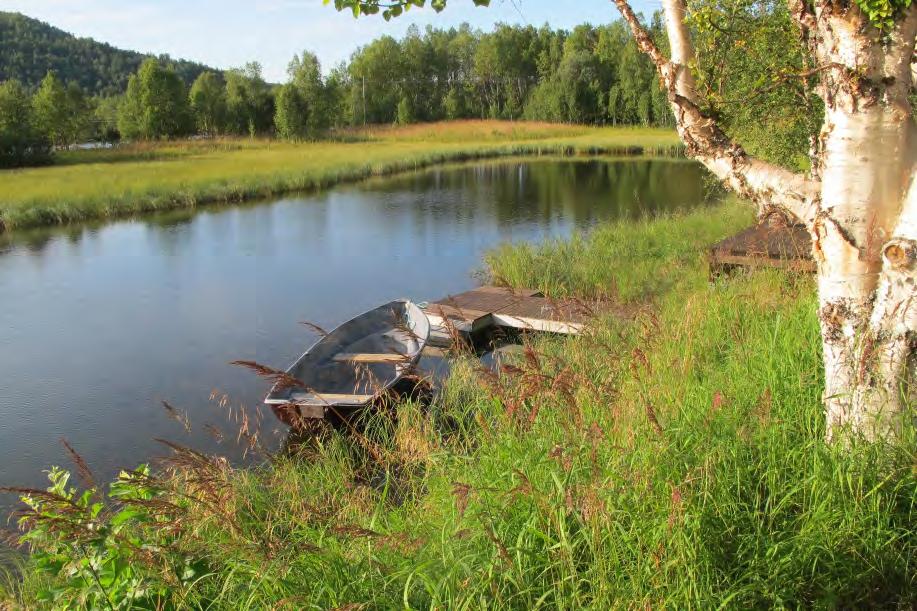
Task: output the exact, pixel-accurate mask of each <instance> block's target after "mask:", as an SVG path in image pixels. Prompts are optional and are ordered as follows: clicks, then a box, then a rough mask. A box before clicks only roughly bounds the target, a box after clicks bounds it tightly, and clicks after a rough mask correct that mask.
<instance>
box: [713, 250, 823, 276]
mask: <svg viewBox="0 0 917 611" xmlns="http://www.w3.org/2000/svg"><path fill="white" fill-rule="evenodd" d="M713 260H714V263H715V264H717V265H740V266H742V267H777V268H785V269H791V270H795V271H800V272H814V271H815V270H816V269H817V267H816V265H815V261H813V260H811V259H770V258H766V257H755V256H738V255H723V254H719V253H714V255H713Z"/></svg>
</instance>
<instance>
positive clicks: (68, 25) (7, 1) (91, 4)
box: [0, 0, 659, 82]
mask: <svg viewBox="0 0 917 611" xmlns="http://www.w3.org/2000/svg"><path fill="white" fill-rule="evenodd" d="M654 4H655V5H656V6H658V4H659V2H658V0H635V1H633V2H632V6H633V7H634V9H635V10H637V11H641V10H642V11H645V12H646V13H647V14H649V13H650V12H651V11H652V6H653V5H654ZM0 10H3V11H16V12H20V13H23V14H25V15H28V16H29V17H34V18H36V19H40V20H42V21H46V22H48V23H50V24H51V25H53V26H55V27H58V28H60V29H62V30H65V31H67V32H70V33H72V34H75V35H77V36H86V37H90V38H94V39H96V40H99V41H102V42H107V43H109V44H111V45H113V46H115V47H119V48H122V49H131V50H135V51H141V52H144V53H154V54H157V55H158V54H161V53H168V54H169V55H171V56H172V57H174V58H183V59H190V60H194V61H198V62H201V63H204V64H207V65H209V66H212V67H215V68H222V69H225V68H231V67H236V66H242V65H244V64H245V63H246V62H249V61H258V62H260V63H261V64H262V66H263V67H264V75H265V78H267V80H269V81H271V82H283V81H285V80H286V66H287V64H288V63H289V61H290V59H291V58H292V57H293V56H294V55H295V54H297V53H299V52H301V51H303V50H304V49H308V50H310V51H312V52H314V53H315V54H316V55H318V57H319V59H320V60H321V62H322V65H323V66H324V67H325V69H326V70H327V68H329V67H331V66H333V65H336V64H337V63H339V62H341V61H342V60H346V59H348V58H349V57H350V54H351V53H352V52H353V51H354V50H355V49H356V48H357V47H359V46H361V45H364V44H366V43H368V42H369V41H371V40H372V39H374V38H376V37H378V36H380V35H382V34H391V35H392V36H395V37H401V36H403V35H404V32H405V30H407V28H408V27H409V26H410V25H411V24H412V23H416V24H418V25H419V26H420V27H421V28H423V27H425V26H426V25H427V24H432V25H434V26H437V27H450V26H453V25H458V24H460V23H462V22H468V23H470V24H471V25H472V26H474V27H478V28H481V29H483V30H485V31H487V30H490V29H492V28H493V26H494V25H495V24H496V23H500V22H503V23H515V24H531V25H535V26H540V25H543V24H544V23H548V24H550V25H551V26H552V27H555V28H565V29H569V28H572V27H573V26H575V25H578V24H580V23H592V24H596V25H598V24H603V23H608V22H609V21H612V20H614V19H617V18H618V16H619V15H618V12H617V10H616V9H615V8H614V5H613V4H612V2H611V1H610V0H492V1H491V6H490V8H477V7H475V6H474V5H473V4H472V1H471V0H451V2H450V4H449V7H448V8H447V9H446V10H445V11H444V12H442V13H439V14H437V13H435V12H434V11H433V10H432V9H430V8H423V9H419V10H418V9H412V10H411V11H409V12H408V13H406V15H405V16H403V17H401V18H399V19H396V20H392V21H390V22H386V21H385V20H383V19H382V18H381V16H377V17H362V18H360V19H354V18H353V15H352V14H351V13H349V12H343V13H338V12H337V11H335V10H334V7H333V5H328V6H325V5H324V4H323V3H322V0H0Z"/></svg>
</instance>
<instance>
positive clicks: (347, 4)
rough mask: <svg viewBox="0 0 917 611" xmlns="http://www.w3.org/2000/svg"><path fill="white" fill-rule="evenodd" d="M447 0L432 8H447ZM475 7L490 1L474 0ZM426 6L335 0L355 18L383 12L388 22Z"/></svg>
mask: <svg viewBox="0 0 917 611" xmlns="http://www.w3.org/2000/svg"><path fill="white" fill-rule="evenodd" d="M323 1H324V3H325V4H330V3H331V1H332V0H323ZM446 1H447V0H431V1H430V6H431V7H432V8H433V9H434V10H435V11H437V12H439V11H442V10H443V9H444V8H446ZM472 2H473V3H474V5H475V6H489V5H490V0H472ZM425 5H426V0H334V8H336V9H337V10H339V11H341V10H344V9H350V10H351V11H353V16H354V17H359V16H360V15H377V14H379V12H380V11H381V12H382V16H383V17H384V18H385V20H386V21H388V20H389V19H391V18H392V17H400V16H401V15H402V13H404V12H405V11H407V10H410V9H411V7H420V8H422V7H423V6H425Z"/></svg>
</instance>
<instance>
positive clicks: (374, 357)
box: [331, 352, 407, 363]
mask: <svg viewBox="0 0 917 611" xmlns="http://www.w3.org/2000/svg"><path fill="white" fill-rule="evenodd" d="M331 360H333V361H337V362H342V361H343V362H350V363H400V362H403V361H406V360H407V357H406V356H404V355H403V354H395V353H393V352H389V353H388V354H369V353H365V354H363V353H360V354H356V353H353V354H352V353H347V352H342V353H340V354H336V355H334V358H332V359H331Z"/></svg>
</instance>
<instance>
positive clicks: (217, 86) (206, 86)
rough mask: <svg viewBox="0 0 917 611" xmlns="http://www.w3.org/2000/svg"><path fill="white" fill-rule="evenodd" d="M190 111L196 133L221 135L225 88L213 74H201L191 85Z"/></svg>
mask: <svg viewBox="0 0 917 611" xmlns="http://www.w3.org/2000/svg"><path fill="white" fill-rule="evenodd" d="M189 97H190V100H191V110H192V111H193V112H194V120H195V124H196V125H197V130H198V132H200V133H202V134H208V135H211V136H213V135H216V134H219V133H221V131H223V129H224V127H225V123H226V88H225V85H224V84H223V81H222V78H221V77H220V75H218V74H217V73H215V72H211V71H209V70H208V71H207V72H203V73H201V75H200V76H199V77H197V79H196V80H195V81H194V84H193V85H191V92H190V94H189Z"/></svg>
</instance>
